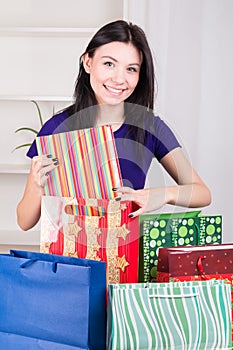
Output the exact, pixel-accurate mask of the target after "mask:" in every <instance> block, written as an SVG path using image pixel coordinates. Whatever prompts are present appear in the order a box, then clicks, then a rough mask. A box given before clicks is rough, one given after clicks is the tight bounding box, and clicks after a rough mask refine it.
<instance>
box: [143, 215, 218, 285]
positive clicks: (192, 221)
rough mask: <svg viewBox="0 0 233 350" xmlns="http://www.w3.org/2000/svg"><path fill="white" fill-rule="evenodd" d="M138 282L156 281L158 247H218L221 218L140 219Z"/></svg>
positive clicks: (212, 216) (167, 216)
mask: <svg viewBox="0 0 233 350" xmlns="http://www.w3.org/2000/svg"><path fill="white" fill-rule="evenodd" d="M140 235H141V247H140V261H141V263H140V280H141V281H144V282H153V281H156V276H157V263H158V249H159V248H160V247H173V246H174V247H177V246H181V247H184V246H196V245H206V244H220V243H222V216H221V215H211V216H209V215H201V211H190V212H181V213H172V214H171V213H166V214H144V215H141V216H140Z"/></svg>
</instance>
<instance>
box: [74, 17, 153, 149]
mask: <svg viewBox="0 0 233 350" xmlns="http://www.w3.org/2000/svg"><path fill="white" fill-rule="evenodd" d="M113 41H119V42H123V43H132V44H133V45H134V46H135V47H136V48H137V49H138V50H139V51H140V52H141V54H142V57H143V59H142V65H141V69H140V75H139V81H138V84H137V86H136V88H135V90H134V91H133V93H132V94H131V95H130V96H129V97H128V98H127V100H125V102H126V103H125V115H126V123H127V124H129V130H130V129H132V126H133V125H134V126H135V125H136V126H139V129H138V128H137V129H138V130H137V131H136V134H137V137H136V138H137V140H138V141H141V142H143V139H144V132H143V125H142V120H143V119H144V118H142V115H135V106H136V105H139V106H143V107H145V108H144V110H145V113H146V114H147V112H148V111H149V110H150V111H151V110H153V108H154V88H155V85H154V84H155V79H154V64H153V58H152V54H151V50H150V47H149V45H148V41H147V38H146V35H145V33H144V31H143V30H142V29H141V28H140V27H139V26H137V25H135V24H132V23H131V22H129V23H128V22H126V21H123V20H117V21H114V22H110V23H108V24H106V25H104V26H103V27H102V28H100V29H99V30H98V31H97V33H96V34H95V35H94V36H93V38H92V39H91V41H90V42H89V44H88V46H87V48H86V50H85V52H84V53H83V54H82V55H81V57H80V59H79V73H78V77H77V80H76V85H75V91H74V97H75V103H74V105H73V107H72V109H73V113H75V114H76V113H78V115H79V118H77V119H78V120H76V122H78V124H79V128H84V127H92V126H94V124H95V117H96V116H94V117H93V115H91V116H90V115H88V114H89V113H86V112H85V116H84V115H83V118H82V111H84V110H85V111H87V110H93V109H92V108H91V109H90V108H89V107H93V106H97V104H98V103H97V100H96V97H95V94H94V91H93V90H92V87H91V84H90V75H89V74H88V73H86V71H85V69H84V66H83V62H82V56H83V55H84V54H86V53H87V54H88V55H89V57H93V56H94V54H95V51H96V49H98V47H100V46H102V45H105V44H108V43H110V42H113ZM94 110H95V111H96V110H97V108H94ZM141 110H142V109H141ZM146 111H147V112H146ZM140 114H141V113H140ZM134 133H135V127H134Z"/></svg>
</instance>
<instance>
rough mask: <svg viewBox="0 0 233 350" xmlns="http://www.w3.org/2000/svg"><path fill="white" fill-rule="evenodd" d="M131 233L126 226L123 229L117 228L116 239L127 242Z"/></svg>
mask: <svg viewBox="0 0 233 350" xmlns="http://www.w3.org/2000/svg"><path fill="white" fill-rule="evenodd" d="M129 233H130V231H129V230H128V229H127V228H126V226H125V224H124V225H122V226H121V227H117V233H116V237H117V238H123V239H124V240H126V237H127V235H128V234H129Z"/></svg>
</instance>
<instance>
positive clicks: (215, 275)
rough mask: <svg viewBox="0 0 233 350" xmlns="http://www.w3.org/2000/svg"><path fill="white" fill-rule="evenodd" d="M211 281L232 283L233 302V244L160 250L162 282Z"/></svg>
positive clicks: (158, 278) (159, 279) (159, 267)
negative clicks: (217, 280)
mask: <svg viewBox="0 0 233 350" xmlns="http://www.w3.org/2000/svg"><path fill="white" fill-rule="evenodd" d="M209 279H222V280H225V281H228V283H229V284H231V286H232V301H233V244H219V245H210V246H195V247H183V248H181V247H170V248H159V258H158V274H157V280H158V281H159V282H162V281H164V282H166V281H189V280H195V281H196V280H209ZM232 318H233V310H232ZM232 339H233V330H232Z"/></svg>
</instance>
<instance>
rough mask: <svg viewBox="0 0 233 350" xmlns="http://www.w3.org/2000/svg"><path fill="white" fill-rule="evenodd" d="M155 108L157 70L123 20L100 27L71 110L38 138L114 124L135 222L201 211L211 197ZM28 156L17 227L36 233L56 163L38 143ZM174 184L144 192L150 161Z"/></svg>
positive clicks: (124, 195)
mask: <svg viewBox="0 0 233 350" xmlns="http://www.w3.org/2000/svg"><path fill="white" fill-rule="evenodd" d="M153 106H154V67H153V59H152V54H151V51H150V48H149V46H148V42H147V39H146V36H145V34H144V32H143V31H142V29H141V28H139V27H138V26H136V25H133V24H131V23H127V22H125V21H122V20H119V21H115V22H112V23H109V24H107V25H105V26H103V27H102V28H101V29H100V30H99V31H98V32H97V33H96V34H95V35H94V37H93V38H92V39H91V41H90V43H89V44H88V46H87V48H86V51H85V53H84V54H83V55H82V56H81V58H80V69H79V74H78V78H77V82H76V87H75V103H74V105H72V106H70V107H68V108H67V109H65V110H63V111H62V112H61V113H59V114H57V115H55V116H53V117H52V118H51V119H50V120H49V121H47V122H46V123H45V125H44V126H43V127H42V129H41V130H40V132H39V134H38V135H49V134H52V133H58V132H65V131H68V130H75V129H81V128H87V127H96V126H99V125H103V124H111V125H112V129H113V131H114V137H115V141H116V147H117V152H118V156H119V162H120V168H121V173H122V177H123V184H124V186H123V187H120V188H114V189H113V190H114V191H117V192H118V197H117V198H116V199H117V200H132V201H134V202H136V203H137V204H138V206H139V209H138V210H136V211H135V212H133V213H131V214H130V217H133V216H137V215H140V214H143V213H146V212H150V211H154V210H158V209H159V208H161V207H162V206H163V205H165V204H171V205H179V206H184V207H190V208H192V207H202V206H206V205H209V204H210V201H211V195H210V191H209V189H208V188H207V186H206V185H205V184H204V183H203V181H202V180H201V178H200V177H199V176H198V174H197V173H196V171H195V170H194V169H193V168H192V166H191V164H190V163H189V161H188V160H187V159H186V157H185V156H184V153H183V151H182V148H181V146H180V144H179V143H178V141H177V139H176V137H175V136H174V134H173V133H172V131H171V130H170V129H169V128H168V126H167V125H166V124H165V123H164V122H163V121H162V120H161V119H160V118H159V117H155V116H154V115H153V113H152V112H151V111H152V110H153ZM27 155H28V156H29V157H30V158H32V165H31V170H30V174H29V177H28V181H27V184H26V188H25V192H24V195H23V198H22V199H21V201H20V202H19V204H18V206H17V216H18V224H19V226H20V227H21V228H22V229H23V230H28V229H30V228H32V227H33V226H34V225H35V224H36V223H37V222H38V220H39V218H40V211H41V197H42V195H43V186H44V184H45V182H46V180H47V178H48V174H49V173H50V172H51V171H52V170H53V169H54V168H55V167H57V166H59V162H58V159H57V158H54V156H53V155H47V156H38V155H37V150H36V145H35V142H34V143H33V144H32V146H31V148H30V149H29V151H28V153H27ZM154 157H155V158H157V160H158V161H159V162H160V163H161V164H162V166H163V167H164V168H165V170H166V171H167V172H168V173H169V174H170V176H171V177H172V178H173V179H174V181H175V182H176V184H175V185H174V186H164V187H157V188H146V189H145V188H144V185H145V179H146V174H147V172H148V169H149V166H150V164H151V161H152V159H153V158H154Z"/></svg>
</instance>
